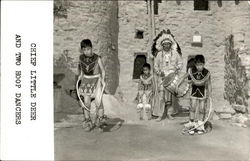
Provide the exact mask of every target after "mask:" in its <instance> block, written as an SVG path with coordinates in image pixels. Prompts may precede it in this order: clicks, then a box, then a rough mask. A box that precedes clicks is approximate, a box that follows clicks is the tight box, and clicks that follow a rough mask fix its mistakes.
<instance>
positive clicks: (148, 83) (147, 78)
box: [137, 74, 153, 120]
mask: <svg viewBox="0 0 250 161" xmlns="http://www.w3.org/2000/svg"><path fill="white" fill-rule="evenodd" d="M152 90H153V75H152V74H148V75H146V74H141V75H140V81H139V84H138V105H137V111H138V113H139V115H140V119H142V115H143V113H142V112H143V109H144V111H145V112H146V115H147V118H148V120H150V119H151V110H152V109H151V103H152Z"/></svg>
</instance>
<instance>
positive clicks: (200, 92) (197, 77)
mask: <svg viewBox="0 0 250 161" xmlns="http://www.w3.org/2000/svg"><path fill="white" fill-rule="evenodd" d="M189 78H190V79H191V80H192V91H191V95H192V96H194V97H198V98H203V97H205V96H206V82H207V81H208V79H209V78H210V72H209V71H208V70H207V69H205V68H204V69H203V70H202V71H201V72H199V71H197V69H196V68H193V69H192V70H191V71H189Z"/></svg>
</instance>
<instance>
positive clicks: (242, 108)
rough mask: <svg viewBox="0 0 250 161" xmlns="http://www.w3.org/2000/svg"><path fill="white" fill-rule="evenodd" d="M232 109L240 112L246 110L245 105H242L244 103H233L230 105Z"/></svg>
mask: <svg viewBox="0 0 250 161" xmlns="http://www.w3.org/2000/svg"><path fill="white" fill-rule="evenodd" d="M232 107H233V109H234V110H235V111H237V112H242V113H245V112H246V111H247V107H246V106H244V105H237V104H234V105H232Z"/></svg>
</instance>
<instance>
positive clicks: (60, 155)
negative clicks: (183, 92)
mask: <svg viewBox="0 0 250 161" xmlns="http://www.w3.org/2000/svg"><path fill="white" fill-rule="evenodd" d="M186 120H187V117H183V116H182V117H176V119H175V120H171V121H170V120H163V121H162V122H160V123H158V122H155V121H154V120H150V121H126V122H123V120H122V119H119V118H113V119H111V120H110V122H109V126H108V128H107V129H106V131H105V132H103V133H100V132H99V131H97V130H94V131H91V132H85V131H84V130H83V129H82V128H81V115H79V114H78V115H68V119H67V120H64V122H61V123H56V124H55V127H56V128H55V159H56V160H250V128H242V127H237V126H232V125H231V124H229V123H228V122H227V121H221V120H217V121H213V130H212V131H211V132H210V133H207V134H205V135H194V136H189V135H183V134H182V133H181V130H182V127H183V123H184V122H185V121H186ZM118 122H119V123H122V124H121V127H120V128H118V127H117V126H115V125H117V123H118Z"/></svg>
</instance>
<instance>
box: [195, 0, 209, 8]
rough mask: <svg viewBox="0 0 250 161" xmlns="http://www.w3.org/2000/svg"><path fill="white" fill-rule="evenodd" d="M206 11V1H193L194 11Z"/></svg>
mask: <svg viewBox="0 0 250 161" xmlns="http://www.w3.org/2000/svg"><path fill="white" fill-rule="evenodd" d="M208 9H209V5H208V0H194V10H201V11H207V10H208Z"/></svg>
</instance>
